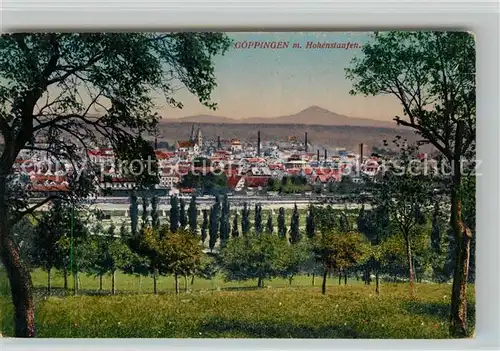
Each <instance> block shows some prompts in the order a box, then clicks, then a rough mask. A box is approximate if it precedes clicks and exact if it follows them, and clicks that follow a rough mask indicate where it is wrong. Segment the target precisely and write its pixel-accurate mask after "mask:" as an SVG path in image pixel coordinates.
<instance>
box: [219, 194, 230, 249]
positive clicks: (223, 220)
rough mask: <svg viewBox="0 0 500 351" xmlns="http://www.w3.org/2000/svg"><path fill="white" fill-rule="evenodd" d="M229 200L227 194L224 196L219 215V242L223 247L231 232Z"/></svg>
mask: <svg viewBox="0 0 500 351" xmlns="http://www.w3.org/2000/svg"><path fill="white" fill-rule="evenodd" d="M229 212H230V206H229V199H228V196H227V194H224V197H223V199H222V207H221V215H220V242H221V246H222V247H224V246H225V245H226V243H227V241H228V240H229V235H230V232H231V229H230V223H229Z"/></svg>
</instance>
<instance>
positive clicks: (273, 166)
mask: <svg viewBox="0 0 500 351" xmlns="http://www.w3.org/2000/svg"><path fill="white" fill-rule="evenodd" d="M269 169H270V170H275V169H281V170H283V169H285V166H284V165H282V164H279V163H276V164H273V165H269Z"/></svg>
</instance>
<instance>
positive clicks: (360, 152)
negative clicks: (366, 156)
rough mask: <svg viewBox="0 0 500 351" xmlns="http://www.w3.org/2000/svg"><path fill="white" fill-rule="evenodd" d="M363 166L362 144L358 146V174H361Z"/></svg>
mask: <svg viewBox="0 0 500 351" xmlns="http://www.w3.org/2000/svg"><path fill="white" fill-rule="evenodd" d="M362 164H363V143H361V144H359V168H358V170H359V172H361V165H362Z"/></svg>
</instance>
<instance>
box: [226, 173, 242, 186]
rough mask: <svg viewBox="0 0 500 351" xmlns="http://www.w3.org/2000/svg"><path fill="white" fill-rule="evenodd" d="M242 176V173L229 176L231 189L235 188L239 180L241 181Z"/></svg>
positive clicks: (228, 183)
mask: <svg viewBox="0 0 500 351" xmlns="http://www.w3.org/2000/svg"><path fill="white" fill-rule="evenodd" d="M241 178H242V176H240V175H233V176H231V177H228V178H227V186H228V187H229V188H230V189H234V188H235V187H236V184H238V182H239V181H240V179H241Z"/></svg>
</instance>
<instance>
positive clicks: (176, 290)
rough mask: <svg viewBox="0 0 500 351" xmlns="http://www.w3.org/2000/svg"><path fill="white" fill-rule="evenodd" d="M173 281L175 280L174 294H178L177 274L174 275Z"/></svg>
mask: <svg viewBox="0 0 500 351" xmlns="http://www.w3.org/2000/svg"><path fill="white" fill-rule="evenodd" d="M174 280H175V293H176V294H178V293H179V277H178V276H177V273H175V274H174Z"/></svg>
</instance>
